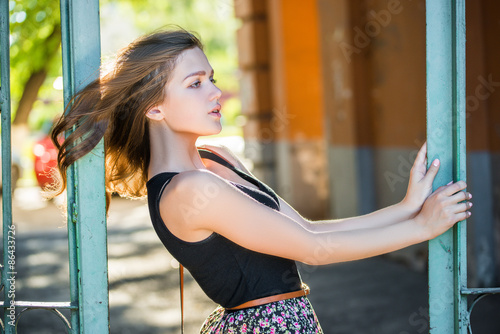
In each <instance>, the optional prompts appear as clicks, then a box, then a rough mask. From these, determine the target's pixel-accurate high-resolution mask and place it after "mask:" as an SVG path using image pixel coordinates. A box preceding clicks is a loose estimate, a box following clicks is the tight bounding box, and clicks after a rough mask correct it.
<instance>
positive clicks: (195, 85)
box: [189, 81, 200, 88]
mask: <svg viewBox="0 0 500 334" xmlns="http://www.w3.org/2000/svg"><path fill="white" fill-rule="evenodd" d="M199 86H200V82H199V81H195V82H193V83H192V84H191V85H190V86H189V87H192V88H198V87H199Z"/></svg>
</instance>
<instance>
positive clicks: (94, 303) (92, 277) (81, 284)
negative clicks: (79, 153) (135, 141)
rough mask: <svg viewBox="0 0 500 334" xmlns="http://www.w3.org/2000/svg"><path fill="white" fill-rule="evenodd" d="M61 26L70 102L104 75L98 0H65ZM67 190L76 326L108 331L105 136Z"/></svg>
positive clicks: (72, 175) (83, 160) (76, 171)
mask: <svg viewBox="0 0 500 334" xmlns="http://www.w3.org/2000/svg"><path fill="white" fill-rule="evenodd" d="M61 27H62V46H63V74H64V78H65V79H64V91H65V93H64V96H65V104H66V105H67V104H68V103H69V98H70V96H72V95H73V94H74V93H75V92H77V91H78V90H79V89H82V88H83V87H84V86H85V85H86V84H88V83H89V82H91V81H92V80H94V79H96V78H97V77H98V75H99V67H100V26H99V1H98V0H89V1H69V0H61ZM67 191H68V233H69V249H70V275H71V277H70V284H71V301H72V302H74V301H75V299H77V300H78V305H79V309H78V315H77V314H76V313H75V312H73V314H72V317H71V323H72V327H73V328H78V327H79V328H80V330H79V332H80V333H89V334H93V333H109V309H108V274H107V231H106V197H105V191H104V145H103V142H102V141H101V142H100V143H99V144H98V145H97V147H96V148H95V149H94V150H93V151H92V152H91V153H89V154H87V155H86V156H85V157H83V158H81V159H79V160H78V161H77V162H76V163H75V164H74V166H72V168H71V170H69V171H68V189H67ZM75 248H76V252H75ZM75 262H76V264H77V266H75Z"/></svg>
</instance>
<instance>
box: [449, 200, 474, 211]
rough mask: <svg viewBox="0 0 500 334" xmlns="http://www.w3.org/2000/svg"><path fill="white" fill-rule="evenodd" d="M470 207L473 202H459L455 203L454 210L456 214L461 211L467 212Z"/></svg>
mask: <svg viewBox="0 0 500 334" xmlns="http://www.w3.org/2000/svg"><path fill="white" fill-rule="evenodd" d="M470 208H472V203H471V202H463V203H458V204H455V205H454V206H453V207H452V212H453V213H456V214H459V213H461V212H466V211H467V210H469V209H470Z"/></svg>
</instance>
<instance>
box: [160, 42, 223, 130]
mask: <svg viewBox="0 0 500 334" xmlns="http://www.w3.org/2000/svg"><path fill="white" fill-rule="evenodd" d="M213 76H214V71H213V69H212V67H211V66H210V64H209V62H208V60H207V57H206V56H205V54H204V53H203V51H202V50H200V49H199V48H194V49H189V50H186V51H184V52H183V53H181V54H180V55H179V58H178V59H177V64H176V66H175V68H174V71H173V73H172V76H171V78H170V81H169V82H168V83H167V85H166V86H165V89H166V99H165V101H164V102H163V103H162V104H161V105H160V106H159V107H158V109H160V111H161V112H162V113H163V115H164V119H165V122H166V123H167V125H168V126H169V127H170V128H171V129H172V130H173V131H176V132H182V133H190V134H194V135H199V136H206V135H213V134H217V133H219V132H220V131H221V129H222V126H221V121H220V118H221V114H220V104H219V98H220V97H221V90H220V89H219V88H217V86H215V80H214V78H213Z"/></svg>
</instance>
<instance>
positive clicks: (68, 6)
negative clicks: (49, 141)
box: [0, 0, 109, 334]
mask: <svg viewBox="0 0 500 334" xmlns="http://www.w3.org/2000/svg"><path fill="white" fill-rule="evenodd" d="M0 1H1V2H0V6H1V8H0V49H1V53H0V60H1V81H0V106H1V117H2V123H1V126H2V167H3V168H2V180H3V194H5V196H2V207H3V220H2V221H3V267H2V288H3V296H4V298H3V301H2V302H1V304H0V306H1V307H2V308H3V317H2V320H3V321H2V323H1V325H2V333H15V332H16V328H17V324H18V322H19V320H20V319H21V315H22V314H23V313H24V312H26V311H29V310H32V309H43V310H47V311H50V312H53V313H56V314H57V315H58V316H59V317H60V318H61V320H62V321H63V322H64V324H65V325H66V328H67V330H68V333H86V334H95V333H109V310H108V308H109V307H108V274H107V230H106V200H105V192H104V146H103V143H102V142H101V143H100V144H99V145H98V146H97V147H96V148H95V149H94V150H93V151H92V152H91V153H90V154H88V155H87V156H86V157H84V158H82V159H80V160H79V161H78V162H77V163H75V164H74V166H72V168H71V169H70V170H69V172H68V188H67V197H68V200H67V203H68V221H67V226H68V243H69V268H70V290H71V291H70V301H69V302H59V303H47V302H37V301H18V300H16V299H15V274H16V271H15V226H14V225H13V223H12V197H11V196H10V194H11V169H10V166H11V139H10V136H11V131H10V130H11V128H10V126H11V110H10V109H11V108H10V63H9V1H8V0H0ZM60 4H61V29H62V51H63V77H64V100H65V105H66V104H67V103H69V100H70V96H72V95H73V94H74V93H75V92H76V91H78V89H80V88H82V87H83V86H85V84H87V83H88V82H90V81H92V80H93V79H95V78H97V77H98V75H99V66H100V28H99V27H100V25H99V1H98V0H88V1H71V0H61V2H60ZM62 309H69V310H70V312H71V319H69V320H68V319H66V318H65V317H64V315H63V314H62V313H61V312H60V311H59V310H62Z"/></svg>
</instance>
